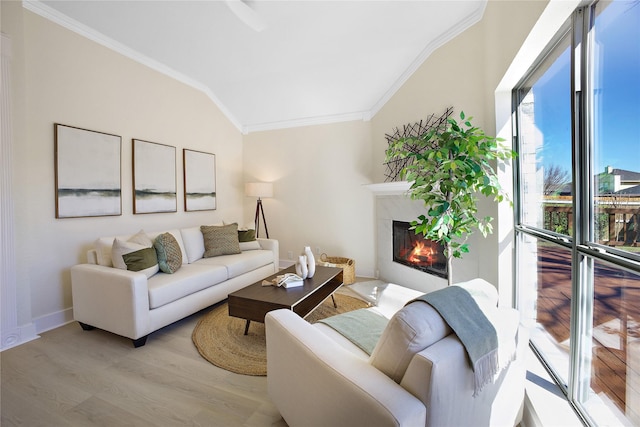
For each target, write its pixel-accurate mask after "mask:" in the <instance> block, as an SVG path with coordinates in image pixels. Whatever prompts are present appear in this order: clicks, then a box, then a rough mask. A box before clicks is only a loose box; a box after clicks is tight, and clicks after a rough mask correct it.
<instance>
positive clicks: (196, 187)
mask: <svg viewBox="0 0 640 427" xmlns="http://www.w3.org/2000/svg"><path fill="white" fill-rule="evenodd" d="M182 154H183V156H182V163H183V170H184V210H185V211H186V212H190V211H207V210H215V209H216V156H215V154H211V153H203V152H201V151H194V150H187V149H186V148H185V149H183V150H182Z"/></svg>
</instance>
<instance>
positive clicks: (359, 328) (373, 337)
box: [318, 308, 389, 355]
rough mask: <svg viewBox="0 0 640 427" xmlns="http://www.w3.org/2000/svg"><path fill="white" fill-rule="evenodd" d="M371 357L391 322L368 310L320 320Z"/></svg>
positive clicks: (363, 309)
mask: <svg viewBox="0 0 640 427" xmlns="http://www.w3.org/2000/svg"><path fill="white" fill-rule="evenodd" d="M318 322H320V323H324V324H325V325H327V326H330V327H331V328H333V329H335V330H336V331H338V332H339V333H340V334H342V335H343V336H344V337H345V338H347V339H348V340H349V341H351V342H352V343H354V344H355V345H356V346H358V347H359V348H360V349H361V350H362V351H364V352H365V353H367V354H368V355H371V352H372V351H373V349H374V347H375V346H376V343H377V342H378V339H379V338H380V335H382V331H384V328H385V327H386V326H387V323H388V322H389V320H388V319H387V318H386V317H384V316H381V315H379V314H378V313H374V312H372V311H371V310H367V309H366V308H361V309H359V310H354V311H349V312H347V313H343V314H338V315H336V316H331V317H328V318H326V319H322V320H319V321H318Z"/></svg>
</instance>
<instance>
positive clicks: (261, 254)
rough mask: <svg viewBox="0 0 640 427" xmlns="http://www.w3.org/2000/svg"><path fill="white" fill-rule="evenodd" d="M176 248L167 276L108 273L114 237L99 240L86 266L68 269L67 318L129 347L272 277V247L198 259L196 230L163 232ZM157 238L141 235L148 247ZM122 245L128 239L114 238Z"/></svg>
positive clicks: (275, 253) (255, 245)
mask: <svg viewBox="0 0 640 427" xmlns="http://www.w3.org/2000/svg"><path fill="white" fill-rule="evenodd" d="M166 232H168V233H170V234H171V235H172V236H173V237H174V238H175V240H176V241H177V243H178V245H179V246H180V251H181V255H182V256H181V258H182V265H181V266H180V267H179V268H178V269H177V271H175V272H174V273H172V274H167V273H163V272H158V273H155V274H153V275H152V276H151V277H149V278H148V277H147V276H146V275H145V274H143V272H135V271H129V270H123V269H119V268H115V267H113V263H112V261H111V247H112V244H113V242H114V237H102V238H99V239H98V240H97V241H96V242H95V245H94V246H95V247H94V248H93V249H91V250H89V251H88V253H87V261H88V262H87V263H86V264H80V265H75V266H73V267H72V268H71V287H72V296H73V316H74V319H75V320H77V321H78V322H79V323H80V325H81V326H82V328H83V329H85V330H89V329H93V328H99V329H103V330H106V331H109V332H112V333H114V334H118V335H122V336H125V337H128V338H131V339H132V340H133V344H134V346H135V347H139V346H142V345H144V344H145V342H146V339H147V336H148V335H149V334H150V333H151V332H153V331H156V330H158V329H160V328H162V327H164V326H167V325H169V324H171V323H173V322H175V321H177V320H180V319H182V318H184V317H186V316H189V315H191V314H193V313H195V312H197V311H199V310H202V309H203V308H206V307H208V306H210V305H212V304H215V303H217V302H219V301H222V300H224V299H226V298H227V296H228V294H229V293H231V292H234V291H236V290H238V289H241V288H244V287H246V286H248V285H250V284H252V283H254V282H257V281H259V280H261V279H263V278H264V277H266V276H268V275H271V274H273V273H275V272H277V268H278V264H279V248H278V241H277V240H273V239H257V240H255V241H253V242H251V244H246V245H243V244H240V248H241V249H242V251H241V253H238V254H232V255H221V256H214V257H208V258H203V254H204V252H205V242H204V238H203V234H202V232H201V230H200V227H189V228H183V229H174V230H168V231H166ZM162 233H163V232H155V233H147V235H148V237H149V238H150V239H151V240H152V241H153V240H154V239H155V238H156V237H157V236H158V235H160V234H162ZM116 237H117V238H118V239H120V240H121V241H126V240H127V239H129V238H130V237H131V236H116Z"/></svg>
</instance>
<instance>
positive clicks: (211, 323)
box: [191, 292, 369, 376]
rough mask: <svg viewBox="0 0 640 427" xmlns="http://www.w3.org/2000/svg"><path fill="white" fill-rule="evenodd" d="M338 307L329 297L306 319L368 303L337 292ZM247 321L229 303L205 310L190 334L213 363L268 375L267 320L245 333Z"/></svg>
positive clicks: (354, 308)
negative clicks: (236, 315)
mask: <svg viewBox="0 0 640 427" xmlns="http://www.w3.org/2000/svg"><path fill="white" fill-rule="evenodd" d="M334 295H335V299H336V303H337V308H336V307H334V305H333V302H332V300H331V298H327V299H326V300H325V301H324V302H323V303H322V304H320V305H319V306H318V308H316V309H315V310H314V311H312V312H311V313H309V315H308V316H307V317H305V320H307V321H308V322H309V323H315V322H317V321H318V320H320V319H324V318H327V317H330V316H335V315H337V314H341V313H346V312H348V311H353V310H357V309H359V308H365V307H367V306H368V305H369V304H367V303H366V302H365V301H362V300H361V299H358V298H353V297H350V296H347V295H344V294H342V293H338V292H336V293H335V294H334ZM244 328H245V321H244V319H239V318H237V317H232V316H229V307H228V305H227V303H226V302H225V303H222V304H220V305H217V306H215V307H214V308H213V309H212V310H211V311H209V312H208V313H207V314H204V315H203V316H202V317H201V318H200V320H199V321H198V324H197V325H196V327H195V328H194V330H193V333H192V335H191V338H192V340H193V343H194V345H195V346H196V348H197V349H198V352H199V353H200V355H201V356H202V357H203V358H204V359H205V360H207V361H209V362H210V363H212V364H214V365H216V366H218V367H220V368H222V369H226V370H227V371H231V372H235V373H237V374H243V375H259V376H265V375H267V352H266V342H265V334H264V324H263V323H259V322H252V323H251V329H249V333H248V334H247V335H244V333H243V332H244Z"/></svg>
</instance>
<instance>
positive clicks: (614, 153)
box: [533, 1, 640, 172]
mask: <svg viewBox="0 0 640 427" xmlns="http://www.w3.org/2000/svg"><path fill="white" fill-rule="evenodd" d="M594 40H595V42H596V49H595V57H596V64H595V65H596V66H595V69H596V70H597V71H596V75H595V80H596V88H597V96H596V106H595V108H596V114H595V117H596V129H595V138H596V158H595V165H594V167H595V171H596V172H600V171H603V170H604V168H605V166H608V165H609V166H613V167H614V168H620V169H628V170H632V171H637V172H640V2H639V1H615V2H613V3H612V4H610V5H609V6H608V7H607V8H605V9H604V10H603V11H602V13H600V14H598V15H597V18H596V24H595V37H594ZM569 60H570V49H569V48H567V49H566V50H565V51H564V52H563V54H562V55H561V56H560V57H558V58H557V59H556V60H555V62H554V64H553V65H552V66H551V67H550V68H549V69H548V70H547V71H546V72H545V74H544V76H543V77H541V78H540V79H539V80H538V81H537V82H536V84H535V85H534V88H533V91H534V96H535V116H536V123H537V126H538V128H539V129H540V130H541V131H542V132H543V134H544V150H543V152H542V153H540V160H541V161H542V162H543V164H544V165H547V166H548V165H550V164H556V165H559V166H561V167H562V168H564V169H566V170H570V168H571V119H570V102H571V98H570V96H571V92H570V63H569Z"/></svg>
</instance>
